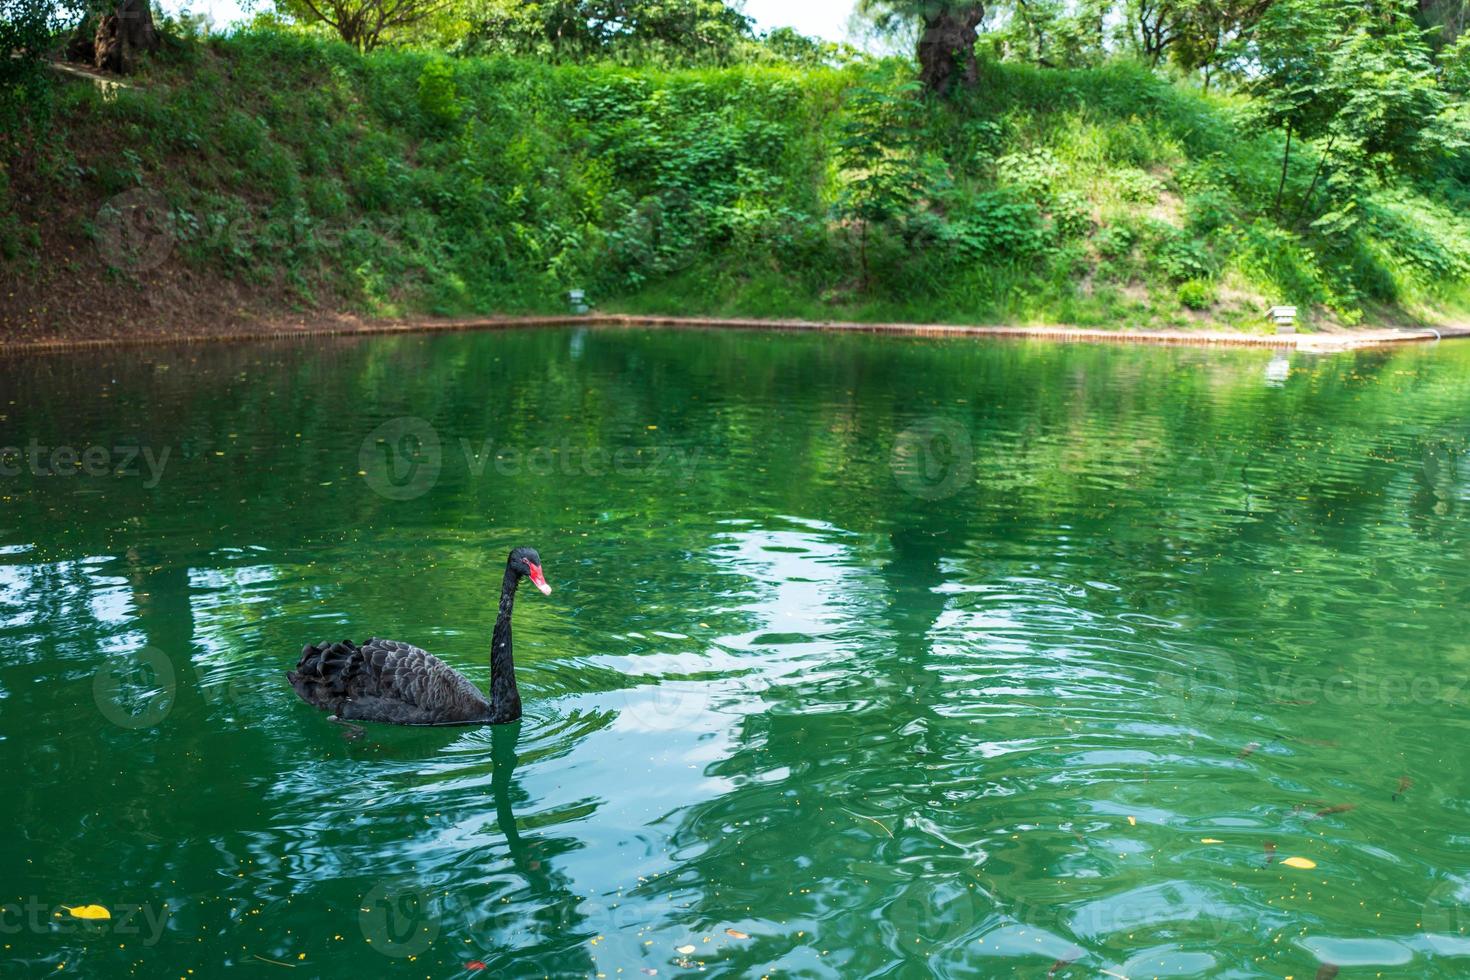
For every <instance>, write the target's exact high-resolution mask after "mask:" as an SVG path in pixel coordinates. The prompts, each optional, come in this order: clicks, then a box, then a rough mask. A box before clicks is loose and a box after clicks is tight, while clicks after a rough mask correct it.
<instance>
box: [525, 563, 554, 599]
mask: <svg viewBox="0 0 1470 980" xmlns="http://www.w3.org/2000/svg"><path fill="white" fill-rule="evenodd" d="M526 566H527V567H528V568H529V569H530V570H531V573H530V574H531V584H532V585H534V586H536V588H538V589H540V590H541V594H542V595H551V586H549V585H547V584H546V576H545V575H542V574H541V566H540V565H532V564H531V563H530V562H526Z"/></svg>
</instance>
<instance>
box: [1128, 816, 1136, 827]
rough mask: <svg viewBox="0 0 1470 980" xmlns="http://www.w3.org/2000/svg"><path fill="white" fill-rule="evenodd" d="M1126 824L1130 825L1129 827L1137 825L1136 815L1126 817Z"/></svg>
mask: <svg viewBox="0 0 1470 980" xmlns="http://www.w3.org/2000/svg"><path fill="white" fill-rule="evenodd" d="M1128 826H1130V827H1137V826H1138V819H1137V818H1136V817H1129V818H1128Z"/></svg>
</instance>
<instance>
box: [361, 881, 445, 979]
mask: <svg viewBox="0 0 1470 980" xmlns="http://www.w3.org/2000/svg"><path fill="white" fill-rule="evenodd" d="M357 923H358V926H359V927H360V928H361V929H362V936H363V938H364V939H366V940H367V941H368V943H369V945H371V946H372V947H373V949H375V950H377V951H378V952H379V953H382V954H383V955H384V956H391V957H393V958H394V959H407V958H408V957H410V956H419V955H421V954H423V953H424V952H426V951H427V950H428V949H429V947H430V946H432V945H434V940H436V939H438V938H439V917H438V916H436V915H435V914H434V911H433V908H432V906H431V900H430V895H429V890H428V889H426V888H424V887H423V886H422V885H420V884H419V883H418V882H416V881H414V880H413V879H411V878H398V879H394V880H392V881H384V882H380V883H379V884H378V885H377V886H376V887H375V888H373V889H372V891H370V892H368V893H367V894H366V895H364V896H363V897H362V905H361V906H360V907H359V908H358V912H357Z"/></svg>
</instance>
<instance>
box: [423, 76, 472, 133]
mask: <svg viewBox="0 0 1470 980" xmlns="http://www.w3.org/2000/svg"><path fill="white" fill-rule="evenodd" d="M418 96H419V111H420V112H422V113H423V114H424V120H425V122H426V124H427V126H428V128H429V129H430V130H434V129H448V128H450V127H451V126H453V125H454V124H455V123H457V122H459V117H460V115H461V113H463V112H464V109H463V107H462V106H461V105H460V104H459V90H458V88H456V86H455V84H454V67H453V66H452V65H451V64H450V63H449V62H447V61H430V62H427V63H426V64H425V65H424V67H423V68H422V69H420V71H419V84H418Z"/></svg>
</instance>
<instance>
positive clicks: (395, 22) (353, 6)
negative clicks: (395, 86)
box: [280, 0, 448, 53]
mask: <svg viewBox="0 0 1470 980" xmlns="http://www.w3.org/2000/svg"><path fill="white" fill-rule="evenodd" d="M447 2H448V0H280V3H281V6H282V8H283V9H284V10H285V11H286V12H287V13H289V14H291V15H292V16H294V17H297V18H299V19H301V20H304V21H306V22H307V23H322V24H326V25H327V26H328V27H330V28H332V29H333V30H334V31H336V32H337V33H338V35H340V36H341V38H342V40H344V41H346V42H347V43H348V44H350V45H352V46H353V47H354V48H356V49H357V50H358V51H361V52H364V53H366V52H368V51H371V50H373V49H374V48H376V47H377V46H378V45H379V44H381V43H382V42H383V40H384V36H385V35H386V34H387V32H389V31H392V30H394V29H395V28H404V27H410V26H412V25H414V24H418V23H421V22H422V21H423V20H425V19H426V18H427V17H429V16H430V15H431V14H434V13H437V12H438V11H439V10H441V9H443V7H444V6H445V5H446V3H447Z"/></svg>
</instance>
